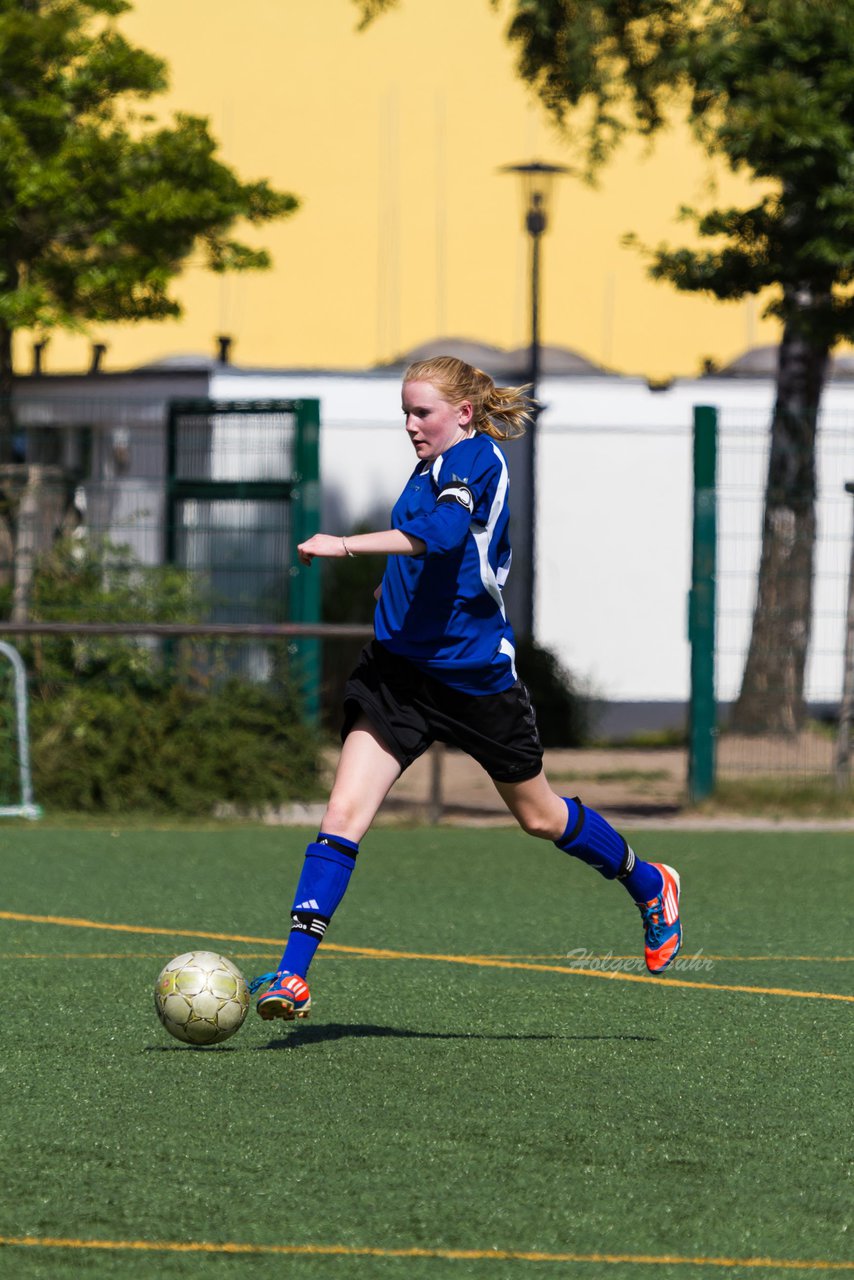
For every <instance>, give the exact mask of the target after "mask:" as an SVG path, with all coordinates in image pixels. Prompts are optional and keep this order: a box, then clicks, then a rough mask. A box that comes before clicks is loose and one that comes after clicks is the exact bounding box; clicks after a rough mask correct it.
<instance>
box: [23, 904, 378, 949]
mask: <svg viewBox="0 0 854 1280" xmlns="http://www.w3.org/2000/svg"><path fill="white" fill-rule="evenodd" d="M0 920H22V921H25V922H26V923H29V924H61V925H65V926H66V927H67V928H70V929H107V930H109V932H111V933H145V934H150V935H152V936H154V937H158V938H208V939H215V940H216V941H217V942H252V943H260V944H261V945H266V944H267V943H269V945H270V946H271V947H283V946H284V945H285V940H284V938H244V937H242V936H241V934H239V933H208V932H206V931H203V930H201V929H153V928H152V927H151V926H150V925H145V924H106V923H104V921H102V920H84V919H80V918H79V917H77V916H30V915H23V914H21V913H20V912H18V911H0ZM353 950H356V951H358V950H359V948H358V947H355V948H353Z"/></svg>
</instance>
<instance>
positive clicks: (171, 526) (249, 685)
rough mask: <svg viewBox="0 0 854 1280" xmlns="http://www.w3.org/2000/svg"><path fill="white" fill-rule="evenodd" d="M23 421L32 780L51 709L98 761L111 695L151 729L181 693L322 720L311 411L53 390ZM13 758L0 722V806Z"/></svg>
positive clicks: (18, 521)
mask: <svg viewBox="0 0 854 1280" xmlns="http://www.w3.org/2000/svg"><path fill="white" fill-rule="evenodd" d="M16 418H17V432H16V436H15V451H16V457H15V460H14V461H13V462H12V463H11V464H8V465H6V466H4V467H3V468H0V635H2V636H3V637H4V639H6V640H12V641H13V642H14V643H15V645H16V646H18V647H20V649H21V651H22V654H23V656H24V658H25V661H26V664H27V670H28V673H29V676H30V683H31V688H32V690H33V698H32V706H31V717H32V718H33V719H34V721H35V722H36V725H37V730H38V732H39V733H40V734H41V739H40V745H39V750H38V752H37V756H38V759H37V761H36V775H37V780H38V774H39V769H40V768H42V766H43V762H44V758H45V755H44V743H45V741H46V740H47V739H48V738H49V737H50V725H49V719H50V716H49V714H47V715H46V707H48V705H49V704H52V706H53V708H54V710H55V711H56V714H57V716H58V717H59V720H61V721H63V723H62V725H61V726H60V727H59V728H58V729H57V733H58V735H59V737H60V738H63V740H64V742H65V747H66V749H67V751H69V752H71V753H72V754H73V750H74V744H75V742H76V743H77V745H78V746H79V747H80V748H82V747H83V746H85V747H86V750H87V751H89V752H90V754H92V755H93V758H96V757H97V756H98V752H99V750H100V747H99V742H100V738H101V737H103V736H106V735H108V726H109V711H108V705H109V699H110V698H111V697H112V698H114V700H115V703H114V709H117V708H119V707H120V704H121V700H122V698H123V697H125V698H126V699H127V700H128V704H129V705H130V706H131V707H132V708H133V709H135V713H136V715H137V716H138V717H139V718H140V719H141V720H142V719H144V718H145V716H148V720H149V725H153V724H154V721H155V719H156V717H155V713H154V706H155V703H156V704H157V714H158V715H161V714H166V711H165V708H166V707H167V706H168V705H169V698H170V697H172V696H173V695H172V694H171V693H169V692H168V690H169V688H170V687H171V686H176V687H177V686H182V687H183V689H184V690H185V691H186V690H187V689H192V690H195V691H196V692H198V691H200V690H202V689H203V688H206V689H208V690H211V689H213V688H217V689H218V690H221V689H222V688H224V687H226V686H228V687H229V688H230V689H232V694H231V695H230V696H232V697H234V696H236V695H234V694H233V690H234V688H235V687H236V684H238V683H239V684H241V685H243V686H244V687H245V688H246V689H247V695H246V698H245V699H244V702H243V703H241V706H242V708H243V710H242V712H241V714H242V715H244V718H245V717H249V718H250V719H251V714H250V708H251V705H252V696H251V690H252V689H253V688H255V689H256V690H258V691H260V690H264V691H265V696H266V694H269V693H270V692H271V691H273V692H274V693H275V695H276V696H277V697H279V703H278V704H277V705H279V706H280V708H281V712H282V714H284V715H287V716H288V717H290V718H291V719H293V717H294V716H297V717H299V718H300V719H301V720H303V721H305V722H306V723H307V725H308V726H309V727H310V726H313V725H315V724H316V722H317V719H318V708H319V697H320V679H321V640H320V639H319V624H320V594H319V575H318V574H316V573H315V574H311V573H309V572H308V571H306V570H304V569H303V568H302V567H301V566H300V564H299V560H298V556H297V552H296V547H297V543H298V542H299V541H300V540H301V539H302V538H303V537H304V536H306V534H307V532H308V531H309V530H313V529H315V528H316V527H317V524H318V520H319V515H318V506H319V476H318V444H319V442H318V435H319V404H318V402H317V401H316V400H295V401H280V400H279V401H228V402H220V401H211V400H201V399H193V400H186V399H183V400H175V401H167V400H160V401H157V400H149V399H144V398H141V397H140V398H136V399H123V400H111V399H110V398H108V397H106V396H104V397H100V398H94V397H91V396H85V395H80V396H72V397H59V396H56V395H54V396H51V397H45V398H44V399H37V398H34V397H30V398H28V399H26V400H25V401H23V402H22V403H21V404H20V405H18V406H17V407H16ZM3 619H5V625H4V621H3ZM87 627H88V628H89V630H88V631H87V630H86V628H87ZM40 628H44V629H43V630H41V631H40ZM51 628H58V630H55V631H54V632H53V634H51ZM64 628H68V629H69V630H63V629H64ZM75 628H77V629H78V630H77V632H76V634H72V631H73V630H74V629H75ZM111 628H112V629H113V630H112V631H111ZM122 629H124V630H125V635H123V636H120V635H119V634H118V633H119V631H121V630H122ZM218 630H219V633H218V634H217V632H218ZM225 632H228V640H227V641H226V638H225V634H224V633H225ZM129 633H133V634H129ZM191 636H194V637H195V639H192V640H191V638H190V637H191ZM8 693H9V690H8V689H5V688H4V689H3V690H2V694H3V701H4V705H5V706H6V707H7V708H8V706H9V705H10V701H9V697H8V696H7V695H8ZM90 695H91V696H90ZM96 695H97V699H100V701H97V699H96V701H92V698H94V697H95V696H96ZM180 696H181V695H180V694H178V693H176V694H175V695H174V697H175V699H177V700H176V701H175V706H176V707H177V706H178V703H179V701H180ZM261 698H262V695H261V693H260V692H259V693H258V695H257V697H256V702H257V701H258V699H261ZM87 699H88V701H87ZM96 703H97V704H96ZM273 705H274V704H273V703H269V701H268V703H265V704H264V707H263V708H262V710H263V714H264V715H268V716H269V714H270V712H271V707H272V706H273ZM259 706H260V703H259ZM133 709H132V710H131V711H130V713H129V716H128V719H129V721H130V722H132V721H133V719H134V710H133ZM257 710H258V708H256V711H257ZM259 714H260V712H259ZM63 717H64V718H65V720H67V723H65V720H63ZM87 717H89V720H88V721H87ZM115 718H116V719H118V718H119V717H118V713H117V711H116V716H115ZM238 719H239V717H238ZM165 732H166V730H165V729H164V733H165ZM138 736H139V740H140V741H144V739H145V732H144V730H141V732H140V734H139V735H138ZM166 736H167V737H168V734H167V735H166ZM96 740H97V741H96ZM164 740H165V739H164ZM129 745H130V746H132V745H133V744H129ZM19 755H20V749H19V744H18V740H17V738H16V736H15V729H14V724H13V718H12V717H11V716H9V715H4V716H2V717H0V784H2V785H0V806H2V805H3V803H4V800H8V799H11V796H8V795H7V796H4V795H3V794H2V792H3V791H4V790H5V791H6V792H12V791H14V790H15V784H14V780H15V777H16V769H17V763H16V761H17V760H18V757H19ZM105 759H106V756H105ZM63 767H64V766H63ZM122 767H124V766H122Z"/></svg>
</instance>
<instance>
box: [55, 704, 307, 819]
mask: <svg viewBox="0 0 854 1280" xmlns="http://www.w3.org/2000/svg"><path fill="white" fill-rule="evenodd" d="M30 722H31V736H32V759H33V785H34V789H35V793H36V796H37V797H38V800H39V803H40V804H42V805H44V806H46V807H52V808H57V809H63V810H74V811H79V812H83V813H95V812H105V813H122V812H128V811H132V810H150V811H151V812H154V813H173V814H187V815H193V814H209V813H211V812H212V811H213V809H214V806H215V805H216V804H217V803H218V802H224V803H231V804H234V805H236V806H238V807H240V808H247V807H256V806H260V805H264V804H279V803H282V802H283V801H287V800H297V799H299V800H304V799H307V798H309V797H311V796H313V795H314V794H316V792H317V789H318V786H319V775H320V763H319V762H320V754H319V750H318V742H317V739H316V736H315V735H314V733H313V732H312V731H311V730H310V729H309V728H308V727H307V726H306V725H305V724H304V723H303V722H302V720H301V718H300V715H299V709H298V707H297V706H296V705H295V703H294V701H293V700H292V699H289V698H288V696H287V694H286V693H285V692H284V691H282V690H276V689H270V688H266V687H264V686H260V685H250V684H248V683H246V682H245V681H239V680H228V681H226V682H225V683H223V684H221V685H218V686H216V687H215V688H213V689H210V690H200V689H198V688H196V689H193V688H190V687H186V686H184V685H182V684H179V683H175V684H172V685H171V686H169V687H165V688H163V689H161V690H160V691H158V692H156V693H149V694H148V695H145V694H143V693H141V692H140V691H139V690H137V689H133V688H131V687H126V688H123V689H121V688H110V687H98V686H94V685H91V684H90V685H86V684H77V685H74V684H72V685H70V686H68V687H67V688H66V689H65V690H64V691H63V692H61V693H60V694H58V695H57V696H54V697H52V698H50V699H49V700H47V701H42V700H40V699H34V701H33V704H32V708H31V715H30Z"/></svg>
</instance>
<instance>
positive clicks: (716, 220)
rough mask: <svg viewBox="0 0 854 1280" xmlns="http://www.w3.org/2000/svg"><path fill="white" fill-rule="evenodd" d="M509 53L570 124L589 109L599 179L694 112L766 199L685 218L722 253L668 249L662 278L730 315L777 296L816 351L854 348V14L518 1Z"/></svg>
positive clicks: (789, 1)
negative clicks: (733, 303) (705, 296)
mask: <svg viewBox="0 0 854 1280" xmlns="http://www.w3.org/2000/svg"><path fill="white" fill-rule="evenodd" d="M508 38H509V39H510V40H511V41H513V42H514V44H515V45H516V47H517V50H518V57H519V69H520V72H521V74H522V75H523V76H524V78H525V79H526V80H528V81H529V82H530V83H531V84H532V85H533V86H534V88H535V90H536V91H537V93H538V94H539V96H540V98H541V99H542V101H543V102H544V103H545V105H546V106H547V107H548V109H549V110H550V111H551V112H552V113H553V114H554V115H555V116H556V117H557V118H558V119H559V120H561V121H562V122H566V120H567V113H568V111H569V110H571V109H573V108H575V107H577V106H579V105H580V104H582V103H588V104H590V105H591V106H592V115H591V118H590V124H589V127H588V131H587V142H588V147H589V154H590V157H591V160H592V161H593V162H594V163H599V162H601V161H602V160H603V159H604V158H605V156H606V155H607V154H608V153H609V151H610V150H611V149H612V148H613V146H614V145H615V143H616V142H617V141H618V140H619V139H620V137H622V136H623V135H624V134H625V133H626V131H627V130H628V129H630V128H636V129H639V130H640V131H641V132H646V133H652V132H654V131H655V130H656V129H658V128H660V127H661V126H662V125H663V124H664V123H665V122H666V120H667V118H668V116H669V115H671V114H672V113H673V111H674V109H677V110H684V109H687V113H688V118H689V120H690V122H691V124H692V126H693V128H694V131H695V133H696V136H697V137H698V139H699V140H700V142H701V143H702V145H703V146H704V147H705V149H706V150H707V151H708V153H709V154H710V155H713V156H720V157H722V158H723V159H724V160H725V161H726V163H727V164H728V165H729V167H730V168H731V169H732V170H733V171H742V172H746V173H748V174H749V175H752V176H754V177H755V178H757V179H759V180H760V181H761V182H762V183H763V185H764V188H765V189H764V191H763V190H762V189H760V192H759V198H758V200H757V201H756V202H755V203H754V204H752V205H750V206H748V207H747V208H743V209H739V208H722V209H713V210H709V211H705V212H700V211H697V210H693V209H687V210H683V214H684V216H686V217H688V218H690V219H691V220H692V221H693V222H694V224H695V226H696V230H697V231H698V233H699V235H700V237H701V238H702V239H703V240H707V241H710V242H711V245H712V247H711V248H708V249H704V250H695V249H692V248H677V249H672V248H668V247H667V246H659V248H658V249H656V250H655V251H653V252H651V253H650V258H651V264H652V272H653V275H655V276H657V277H659V278H661V279H665V280H668V281H669V282H670V283H671V284H673V285H675V286H676V288H678V289H684V290H689V291H695V292H707V293H711V294H713V295H714V296H715V297H717V298H721V299H730V298H743V297H744V296H745V295H748V294H755V293H758V292H760V291H761V290H764V289H766V288H769V287H772V288H775V290H776V295H775V296H774V297H773V299H772V302H771V304H770V308H769V310H770V312H771V313H772V314H775V315H777V316H779V317H780V318H781V319H782V320H783V321H789V322H796V323H797V327H798V331H799V333H801V334H802V335H805V336H806V337H808V338H809V339H810V340H811V341H814V342H816V343H817V344H819V345H823V346H832V345H833V344H834V343H835V342H837V341H839V340H840V339H843V338H850V337H852V335H854V304H852V301H851V298H850V297H849V292H850V286H851V284H852V282H854V181H852V179H854V161H852V156H854V62H852V59H851V48H852V44H854V2H853V0H838V2H837V3H834V4H825V3H819V2H817V0H738V2H737V3H733V2H732V0H690V2H689V3H685V2H684V0H678V2H677V0H639V3H635V4H631V5H627V4H625V3H623V0H597V3H592V4H582V5H577V4H572V5H567V4H563V3H554V0H516V2H515V6H514V12H513V15H512V17H511V21H510V25H509V28H508Z"/></svg>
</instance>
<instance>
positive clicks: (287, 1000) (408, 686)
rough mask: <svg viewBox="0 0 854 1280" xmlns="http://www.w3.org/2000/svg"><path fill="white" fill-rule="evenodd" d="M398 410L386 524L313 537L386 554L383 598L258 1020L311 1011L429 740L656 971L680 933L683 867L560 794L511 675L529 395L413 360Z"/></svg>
mask: <svg viewBox="0 0 854 1280" xmlns="http://www.w3.org/2000/svg"><path fill="white" fill-rule="evenodd" d="M403 415H404V425H405V428H406V432H407V435H408V436H409V439H410V440H411V442H412V446H413V448H414V450H415V454H416V457H417V462H416V465H415V469H414V471H413V472H412V475H411V476H410V477H409V480H408V481H407V483H406V487H405V488H404V490H403V493H402V494H401V495H400V498H399V499H398V501H397V503H396V504H395V507H394V510H393V511H392V518H391V526H392V527H391V528H390V529H385V530H383V531H381V532H376V533H360V534H356V535H354V536H353V537H348V538H338V537H332V536H331V535H329V534H326V533H316V534H315V535H314V536H313V537H312V538H309V539H308V541H307V542H304V543H302V544H301V545H300V547H299V549H298V550H299V556H300V559H301V561H302V562H303V564H306V565H310V564H311V562H312V561H313V560H314V558H315V556H323V557H339V558H340V557H345V556H364V555H384V556H386V557H387V560H386V568H385V573H384V575H383V579H382V584H381V586H380V588H379V589H378V591H377V593H376V594H377V605H376V612H375V617H374V634H375V638H374V639H373V640H372V641H371V642H370V643H369V644H368V645H367V647H366V648H365V649H364V651H363V652H362V655H361V658H360V661H359V664H358V666H357V667H356V670H355V671H354V672H353V674H352V675H351V677H350V679H349V680H348V681H347V684H346V686H345V689H344V725H343V729H342V739H343V747H342V750H341V756H340V759H339V762H338V768H337V771H336V774H335V781H334V784H333V787H332V792H331V794H330V797H329V801H328V804H327V808H326V811H325V814H324V817H323V822H322V829H321V831H320V832H319V833H318V836H317V839H316V840H315V841H313V842H312V843H311V844H309V846H308V848H307V849H306V854H305V862H304V864H303V870H302V874H301V876H300V879H299V883H298V885H297V890H296V896H295V898H294V905H293V909H292V914H291V932H290V935H289V938H288V943H287V947H286V950H285V953H284V955H283V957H282V960H281V964H280V965H279V969H278V972H277V973H276V974H267V975H266V976H265V978H264V979H258V980H257V983H258V984H261V983H263V982H264V981H270V980H271V979H272V981H271V982H270V986H269V988H268V990H267V991H266V993H265V994H264V995H262V996H261V997H260V999H259V1001H258V1012H259V1013H260V1015H261V1017H262V1018H266V1019H272V1018H285V1019H288V1020H289V1019H292V1018H295V1017H296V1018H299V1017H305V1016H306V1015H307V1014H308V1011H309V1009H310V1007H311V996H310V994H309V989H308V984H307V983H306V981H305V977H306V974H307V972H308V967H309V965H310V963H311V960H312V957H313V956H314V953H315V951H316V949H317V947H318V944H319V943H320V942H321V940H322V938H323V935H324V933H325V932H326V928H327V925H328V924H329V921H330V918H331V917H332V913H333V912H334V911H335V908H336V907H337V906H338V904H339V902H340V901H341V899H342V897H343V896H344V891H345V890H346V888H347V883H348V881H349V879H350V875H351V872H352V871H353V868H354V867H355V865H356V855H357V854H358V852H359V842H360V841H361V839H362V837H363V836H364V835H365V833H366V832H367V831H368V829H369V827H370V826H371V823H372V822H373V820H374V817H375V815H376V813H377V810H378V809H379V807H380V805H381V804H382V802H383V799H384V798H385V796H386V794H387V793H388V791H389V790H390V788H391V787H392V786H393V784H394V782H395V781H396V779H397V778H399V777H400V774H401V773H402V772H403V770H404V769H406V768H407V767H408V766H409V765H410V764H412V762H413V760H415V759H417V758H418V756H420V755H421V754H422V752H424V751H425V750H426V749H427V748H428V747H429V745H430V743H431V742H434V741H437V740H438V741H441V742H447V743H450V744H451V745H453V746H455V747H458V748H460V749H461V750H463V751H466V752H468V753H469V755H471V756H473V757H474V759H475V760H477V761H478V763H479V764H481V765H482V766H483V768H484V769H485V770H486V771H487V773H488V774H489V776H490V777H491V778H492V780H493V782H494V783H495V786H496V788H497V790H498V793H499V795H500V796H501V798H502V800H503V801H504V803H505V804H506V805H507V807H508V809H509V810H510V812H511V813H512V814H513V816H514V818H515V819H516V820H517V822H518V823H519V824H520V826H521V827H522V828H523V829H524V830H525V831H526V832H528V834H529V835H533V836H539V837H540V838H541V839H544V840H552V841H554V843H555V844H556V845H557V846H558V848H559V849H563V850H564V851H565V852H566V853H569V854H572V855H573V856H574V857H577V858H580V859H581V860H582V861H583V862H586V863H588V864H589V865H590V866H591V867H594V868H595V869H596V870H597V871H599V872H600V873H601V874H602V875H603V876H604V877H605V878H606V879H607V880H620V881H622V883H623V885H624V886H625V888H626V889H627V890H628V892H629V894H630V895H631V897H632V898H633V899H634V901H635V903H636V904H637V906H638V907H639V908H640V912H641V916H642V918H643V926H644V932H645V954H646V963H647V967H648V968H649V970H650V972H651V973H661V972H662V970H664V969H666V968H667V966H668V965H669V964H670V963H671V962H672V961H673V959H674V958H675V956H676V953H677V952H678V950H679V947H680V945H681V940H682V930H681V925H680V921H679V887H680V886H679V876H678V875H677V874H676V872H675V871H674V870H673V869H672V868H671V867H667V866H664V865H662V864H660V863H654V862H642V861H641V860H640V858H638V857H636V855H635V853H634V852H633V850H632V849H631V848H630V847H629V845H628V844H627V843H626V841H625V840H624V839H623V837H622V836H621V835H619V834H618V833H617V832H616V831H615V830H614V828H613V827H611V826H610V825H609V824H608V823H607V822H606V821H605V819H604V818H602V817H601V816H600V815H599V814H598V813H596V812H595V811H594V810H593V809H589V808H586V807H585V806H584V805H582V803H581V801H580V800H579V799H578V798H575V799H568V798H565V797H561V796H559V795H557V794H556V792H554V791H553V790H552V788H551V787H550V786H549V783H548V781H547V779H546V775H545V773H544V772H543V764H542V761H543V749H542V746H541V744H540V740H539V735H538V733H537V725H536V720H535V717H534V711H533V709H532V707H531V702H530V698H529V696H528V691H527V689H526V688H525V686H524V684H522V683H521V681H520V680H519V678H518V676H517V675H516V669H515V665H514V645H513V632H512V630H511V627H510V624H509V622H508V620H507V615H506V613H505V609H504V602H503V599H502V595H501V588H502V586H503V584H504V582H505V580H506V578H507V574H508V570H509V568H510V542H509V537H508V505H507V463H506V461H505V459H504V456H503V454H502V452H501V450H500V449H499V447H498V445H497V444H496V440H507V439H511V438H513V437H516V436H519V435H521V434H523V432H524V429H525V423H526V422H527V421H528V420H529V416H530V415H529V404H528V401H527V400H526V399H525V397H524V392H523V389H520V388H513V387H496V385H495V383H494V382H493V380H492V379H491V378H490V377H489V376H488V375H487V374H485V373H483V372H481V371H480V370H479V369H474V368H472V366H471V365H468V364H465V363H464V362H463V361H462V360H457V359H454V358H453V357H450V356H442V357H438V358H436V359H432V360H423V361H419V362H418V363H417V364H413V365H410V366H409V368H408V369H407V370H406V373H405V375H404V379H403Z"/></svg>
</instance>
